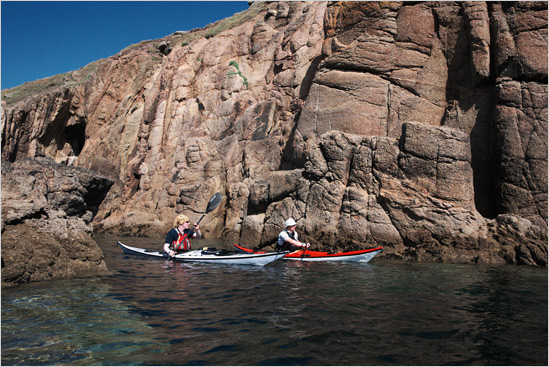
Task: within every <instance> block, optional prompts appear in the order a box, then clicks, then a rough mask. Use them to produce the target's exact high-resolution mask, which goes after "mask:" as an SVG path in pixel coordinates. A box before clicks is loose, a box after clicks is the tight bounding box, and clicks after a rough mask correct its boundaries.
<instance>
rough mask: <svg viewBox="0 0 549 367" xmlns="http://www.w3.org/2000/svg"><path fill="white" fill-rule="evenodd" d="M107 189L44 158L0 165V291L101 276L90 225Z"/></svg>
mask: <svg viewBox="0 0 549 367" xmlns="http://www.w3.org/2000/svg"><path fill="white" fill-rule="evenodd" d="M111 185H112V181H111V180H109V179H107V178H105V177H102V176H100V175H97V174H95V173H92V172H89V171H86V170H84V169H81V168H77V167H67V166H66V165H61V164H56V163H55V162H53V160H51V159H48V158H24V159H20V160H18V161H17V162H15V163H9V162H6V161H2V286H11V285H14V284H18V283H25V282H30V281H41V280H49V279H55V278H67V277H74V276H79V275H86V274H90V273H98V272H101V271H105V270H106V264H105V262H104V260H103V253H102V251H101V249H100V248H99V246H98V245H97V243H96V242H95V241H94V240H93V238H92V229H93V228H92V224H91V222H92V220H93V217H94V215H95V213H96V212H97V210H98V208H99V205H100V204H101V202H102V200H103V198H104V197H105V195H106V194H107V191H108V190H109V188H110V186H111Z"/></svg>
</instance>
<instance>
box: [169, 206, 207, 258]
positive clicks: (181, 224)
mask: <svg viewBox="0 0 549 367" xmlns="http://www.w3.org/2000/svg"><path fill="white" fill-rule="evenodd" d="M190 225H191V221H190V220H189V217H187V216H186V215H185V214H181V215H178V216H177V218H175V220H174V222H173V226H174V228H173V229H172V230H170V231H169V232H168V234H167V235H166V240H165V241H164V252H166V253H167V254H168V255H170V256H175V254H177V253H178V252H179V251H187V250H190V249H191V242H190V241H189V236H192V238H201V237H202V233H200V229H199V227H200V226H199V225H198V224H197V223H195V224H194V229H190V228H189V227H190Z"/></svg>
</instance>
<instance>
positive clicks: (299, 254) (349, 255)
mask: <svg viewBox="0 0 549 367" xmlns="http://www.w3.org/2000/svg"><path fill="white" fill-rule="evenodd" d="M233 246H234V247H235V248H236V249H237V250H239V251H242V252H248V253H250V252H253V253H256V254H260V253H263V252H264V251H254V250H252V249H248V248H245V247H242V246H239V245H233ZM382 250H383V248H382V247H376V248H372V249H368V250H357V251H349V252H337V253H331V252H323V251H310V250H297V251H294V252H290V253H289V254H287V255H286V256H284V257H283V258H282V259H283V260H296V261H360V262H368V261H370V260H372V258H373V257H374V256H376V255H377V254H379V253H380V252H381V251H382ZM304 252H305V253H304Z"/></svg>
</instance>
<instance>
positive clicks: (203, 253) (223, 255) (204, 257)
mask: <svg viewBox="0 0 549 367" xmlns="http://www.w3.org/2000/svg"><path fill="white" fill-rule="evenodd" d="M118 246H120V247H121V248H122V250H123V251H124V252H125V253H126V254H130V255H142V256H148V257H153V258H154V257H156V258H159V259H166V260H177V261H200V262H209V263H217V264H238V265H259V266H265V265H267V264H269V263H271V262H273V261H275V260H277V259H280V258H282V257H283V256H284V255H285V254H287V252H280V253H278V252H262V253H242V252H236V251H227V250H217V249H212V248H208V249H207V250H191V251H186V252H181V253H178V254H177V255H175V256H172V257H170V256H169V255H168V254H166V253H165V252H164V251H156V250H147V249H144V248H139V247H133V246H128V245H125V244H123V243H122V242H120V241H118Z"/></svg>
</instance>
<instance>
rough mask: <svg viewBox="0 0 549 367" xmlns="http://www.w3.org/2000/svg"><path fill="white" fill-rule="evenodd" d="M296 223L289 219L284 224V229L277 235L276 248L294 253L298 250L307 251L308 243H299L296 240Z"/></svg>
mask: <svg viewBox="0 0 549 367" xmlns="http://www.w3.org/2000/svg"><path fill="white" fill-rule="evenodd" d="M296 226H297V224H296V222H295V220H294V219H293V218H289V219H288V220H287V221H286V223H284V227H285V229H284V230H283V231H282V232H280V234H279V235H278V241H277V242H276V247H277V249H279V250H282V251H286V250H288V251H296V250H299V249H307V248H309V247H310V246H311V244H310V243H305V242H299V240H298V239H297V232H296V230H295V229H296Z"/></svg>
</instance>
